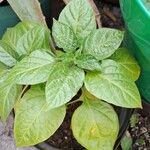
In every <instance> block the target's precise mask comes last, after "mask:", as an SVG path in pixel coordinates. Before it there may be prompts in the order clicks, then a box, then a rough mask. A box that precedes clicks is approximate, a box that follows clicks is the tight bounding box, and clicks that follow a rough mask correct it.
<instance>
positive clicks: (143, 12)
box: [120, 0, 150, 103]
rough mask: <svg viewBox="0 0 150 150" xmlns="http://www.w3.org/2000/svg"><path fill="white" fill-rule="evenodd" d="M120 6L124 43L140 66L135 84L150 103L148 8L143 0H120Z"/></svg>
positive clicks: (149, 17)
mask: <svg viewBox="0 0 150 150" xmlns="http://www.w3.org/2000/svg"><path fill="white" fill-rule="evenodd" d="M120 6H121V10H122V14H123V17H124V21H125V26H126V33H125V39H124V44H125V46H126V47H127V48H128V49H129V50H130V51H131V52H132V54H133V55H134V56H135V57H136V59H137V61H138V62H139V64H140V66H141V76H140V78H139V80H138V82H137V84H138V87H139V90H140V92H141V94H142V96H143V97H144V98H145V99H146V101H147V102H149V103H150V30H149V27H150V10H148V8H147V7H146V5H145V3H144V0H120Z"/></svg>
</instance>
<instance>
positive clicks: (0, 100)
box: [0, 80, 21, 121]
mask: <svg viewBox="0 0 150 150" xmlns="http://www.w3.org/2000/svg"><path fill="white" fill-rule="evenodd" d="M20 89H21V88H20V86H18V85H15V84H13V83H12V82H10V81H7V80H4V81H3V82H1V83H0V116H1V119H2V120H3V121H6V119H7V117H8V115H9V114H10V112H11V110H12V109H13V107H14V105H15V103H16V101H17V98H18V96H19V94H20Z"/></svg>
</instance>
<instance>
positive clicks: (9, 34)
mask: <svg viewBox="0 0 150 150" xmlns="http://www.w3.org/2000/svg"><path fill="white" fill-rule="evenodd" d="M36 26H38V24H36V23H33V22H20V23H18V24H17V25H16V26H15V27H12V28H8V29H7V31H6V32H5V34H4V35H3V38H2V40H3V41H5V42H6V43H7V44H8V45H9V46H11V48H12V49H14V50H15V51H16V47H17V43H18V40H19V39H20V38H21V37H22V36H23V35H24V34H25V33H27V32H28V31H30V30H31V29H33V28H36Z"/></svg>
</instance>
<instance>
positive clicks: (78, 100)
mask: <svg viewBox="0 0 150 150" xmlns="http://www.w3.org/2000/svg"><path fill="white" fill-rule="evenodd" d="M80 101H81V100H80V99H77V100H74V101H72V102H69V103H67V105H71V104H74V103H76V102H80Z"/></svg>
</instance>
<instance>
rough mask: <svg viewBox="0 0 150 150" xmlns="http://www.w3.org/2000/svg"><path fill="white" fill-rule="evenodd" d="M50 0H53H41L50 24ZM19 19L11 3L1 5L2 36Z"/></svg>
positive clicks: (0, 23)
mask: <svg viewBox="0 0 150 150" xmlns="http://www.w3.org/2000/svg"><path fill="white" fill-rule="evenodd" d="M50 1H51V0H39V2H40V4H41V7H42V11H43V13H44V15H45V17H46V21H47V24H48V25H50V20H51V16H50V12H51V11H50V9H49V8H50ZM19 21H20V20H19V18H18V17H17V15H16V14H15V12H14V11H13V10H12V9H11V7H10V6H9V5H2V6H0V38H1V37H2V35H3V33H4V32H5V30H6V29H7V28H8V27H13V26H14V25H16V24H17V23H18V22H19Z"/></svg>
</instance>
